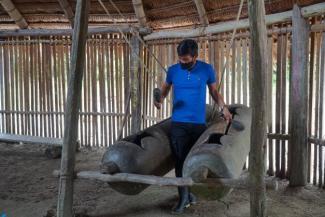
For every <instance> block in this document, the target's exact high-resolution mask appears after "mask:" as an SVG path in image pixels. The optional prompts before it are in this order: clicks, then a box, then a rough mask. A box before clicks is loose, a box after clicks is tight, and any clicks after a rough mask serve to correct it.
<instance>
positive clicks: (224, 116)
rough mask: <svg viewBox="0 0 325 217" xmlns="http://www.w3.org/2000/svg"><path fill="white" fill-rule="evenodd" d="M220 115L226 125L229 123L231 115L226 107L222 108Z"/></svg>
mask: <svg viewBox="0 0 325 217" xmlns="http://www.w3.org/2000/svg"><path fill="white" fill-rule="evenodd" d="M222 114H223V118H224V119H225V120H226V121H227V123H230V122H231V120H232V115H231V113H230V112H229V110H228V108H227V107H226V106H224V107H223V109H222Z"/></svg>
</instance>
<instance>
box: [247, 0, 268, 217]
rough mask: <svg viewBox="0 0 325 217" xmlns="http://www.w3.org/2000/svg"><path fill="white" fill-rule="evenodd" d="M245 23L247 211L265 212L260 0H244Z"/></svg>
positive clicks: (263, 46) (254, 214)
mask: <svg viewBox="0 0 325 217" xmlns="http://www.w3.org/2000/svg"><path fill="white" fill-rule="evenodd" d="M248 14H249V27H250V32H251V60H252V61H251V63H252V65H251V70H252V81H251V82H252V86H251V87H252V90H251V106H252V128H251V148H250V154H249V172H250V182H251V183H250V184H251V191H250V192H251V193H250V213H251V214H250V215H251V217H264V216H266V209H265V205H266V204H265V182H264V170H265V169H264V150H263V149H264V148H265V147H264V144H265V141H266V114H267V113H266V75H267V49H266V44H267V41H266V39H267V32H266V25H265V7H264V1H263V0H249V1H248Z"/></svg>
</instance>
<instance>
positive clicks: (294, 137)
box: [289, 5, 309, 186]
mask: <svg viewBox="0 0 325 217" xmlns="http://www.w3.org/2000/svg"><path fill="white" fill-rule="evenodd" d="M292 25H293V31H292V55H291V61H292V71H291V76H290V83H291V90H290V115H291V117H290V120H291V122H290V133H289V134H290V135H291V137H290V142H289V143H290V161H291V162H290V165H291V171H289V177H290V178H289V179H290V182H289V185H290V186H304V185H306V184H307V139H308V138H307V103H308V102H307V92H308V69H307V66H308V63H307V59H308V41H309V28H308V24H307V22H306V20H305V19H304V18H303V17H302V16H301V11H300V8H299V7H298V6H297V5H294V7H293V19H292Z"/></svg>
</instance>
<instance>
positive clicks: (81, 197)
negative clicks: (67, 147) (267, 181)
mask: <svg viewBox="0 0 325 217" xmlns="http://www.w3.org/2000/svg"><path fill="white" fill-rule="evenodd" d="M44 150H45V146H36V145H20V144H4V143H2V144H1V143H0V175H1V177H0V216H1V217H2V215H1V214H2V213H6V216H7V217H38V216H40V217H52V216H55V209H56V202H57V194H58V179H57V178H54V177H52V172H53V170H55V169H59V167H60V159H57V160H49V159H47V158H46V157H45V156H44V154H43V152H44ZM103 152H104V149H99V150H92V151H91V150H89V149H82V150H81V151H80V152H78V154H77V162H76V167H77V170H97V169H98V166H99V162H100V159H101V156H102V154H103ZM286 184H287V183H286V182H281V185H280V190H279V191H277V192H276V191H268V192H267V206H268V216H270V217H309V216H310V217H311V216H312V217H325V191H324V190H319V189H317V188H316V187H312V186H308V187H306V188H303V189H288V188H286V187H285V186H286ZM176 201H177V194H176V188H172V187H157V186H151V187H149V188H147V189H146V190H145V191H143V192H142V193H141V194H139V195H136V196H126V195H122V194H119V193H117V192H115V191H113V190H112V189H111V188H110V187H109V185H108V184H106V183H101V182H95V181H87V180H76V181H75V197H74V210H75V213H76V214H77V215H76V216H79V217H81V216H83V217H88V216H91V217H126V216H129V217H137V216H144V217H155V216H157V217H158V216H159V217H165V216H172V215H170V209H171V207H172V206H173V205H174V203H176ZM184 216H189V217H191V216H193V217H194V216H196V217H197V216H204V217H210V216H211V217H212V216H214V217H216V216H218V217H246V216H249V194H248V192H246V191H244V190H234V191H233V192H232V193H231V194H230V195H229V196H228V197H227V198H224V201H209V202H207V201H199V203H198V204H197V205H194V206H191V207H190V208H189V209H187V210H186V212H185V214H184Z"/></svg>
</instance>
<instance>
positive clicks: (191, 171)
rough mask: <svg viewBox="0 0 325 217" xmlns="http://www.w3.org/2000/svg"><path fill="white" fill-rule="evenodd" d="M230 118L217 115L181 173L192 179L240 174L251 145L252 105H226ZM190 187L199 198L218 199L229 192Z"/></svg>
mask: <svg viewBox="0 0 325 217" xmlns="http://www.w3.org/2000/svg"><path fill="white" fill-rule="evenodd" d="M229 110H230V112H231V113H232V114H233V121H232V123H231V124H229V126H227V123H226V122H225V121H224V120H222V119H219V120H218V121H216V122H215V123H213V124H211V125H210V126H209V127H208V129H207V130H206V131H204V132H203V133H202V135H201V136H200V137H199V139H198V140H197V142H196V143H195V144H194V146H193V147H192V149H191V151H190V153H189V154H188V156H187V157H186V160H185V162H184V165H183V177H191V178H192V179H193V181H194V182H199V183H201V182H204V181H205V180H206V179H207V178H233V179H236V178H239V176H240V175H241V173H242V170H243V166H244V164H245V161H246V158H247V156H248V154H249V149H250V131H251V116H252V112H251V109H250V108H248V107H246V106H243V105H232V106H229ZM191 190H192V191H193V192H194V193H195V194H196V195H197V196H199V197H201V198H202V199H207V200H217V199H220V198H222V197H224V196H226V195H227V194H229V193H230V192H231V188H229V187H215V186H209V185H206V186H202V185H195V186H193V187H191Z"/></svg>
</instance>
